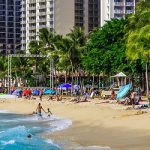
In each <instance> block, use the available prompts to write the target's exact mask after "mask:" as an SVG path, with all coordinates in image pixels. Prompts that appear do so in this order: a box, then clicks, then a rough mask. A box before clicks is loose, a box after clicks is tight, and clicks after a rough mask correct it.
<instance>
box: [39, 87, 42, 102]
mask: <svg viewBox="0 0 150 150" xmlns="http://www.w3.org/2000/svg"><path fill="white" fill-rule="evenodd" d="M42 96H43V90H42V89H40V91H39V97H40V101H42Z"/></svg>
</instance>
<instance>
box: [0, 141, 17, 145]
mask: <svg viewBox="0 0 150 150" xmlns="http://www.w3.org/2000/svg"><path fill="white" fill-rule="evenodd" d="M1 143H2V144H3V145H10V144H14V143H15V140H9V141H1Z"/></svg>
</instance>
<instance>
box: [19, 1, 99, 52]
mask: <svg viewBox="0 0 150 150" xmlns="http://www.w3.org/2000/svg"><path fill="white" fill-rule="evenodd" d="M99 6H100V0H22V3H21V7H22V8H21V13H22V14H21V26H22V28H21V32H22V34H21V39H22V40H21V44H22V47H21V49H22V50H27V49H28V43H29V42H30V41H31V40H35V39H37V38H38V37H37V34H38V32H39V29H41V28H44V27H48V28H50V29H54V30H55V31H56V33H58V34H62V35H66V34H67V33H69V32H70V30H71V29H72V28H73V26H80V27H82V28H83V29H84V30H85V33H88V32H89V31H91V30H92V29H93V28H94V27H98V26H99V24H100V16H99V15H100V14H99V10H100V8H99Z"/></svg>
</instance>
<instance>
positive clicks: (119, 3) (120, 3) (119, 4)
mask: <svg viewBox="0 0 150 150" xmlns="http://www.w3.org/2000/svg"><path fill="white" fill-rule="evenodd" d="M115 6H124V3H123V2H115Z"/></svg>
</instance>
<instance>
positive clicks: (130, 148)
mask: <svg viewBox="0 0 150 150" xmlns="http://www.w3.org/2000/svg"><path fill="white" fill-rule="evenodd" d="M39 102H41V101H38V100H22V99H16V100H4V102H2V101H1V102H0V109H3V110H6V109H7V110H9V111H12V112H15V113H19V114H29V113H31V112H33V111H34V110H35V109H36V106H37V104H38V103H39ZM98 102H100V100H98V101H97V100H91V102H86V103H78V104H74V103H70V102H68V101H67V100H65V102H57V101H45V100H44V101H42V102H41V103H42V106H43V107H44V108H50V110H51V111H52V113H53V114H55V115H56V116H59V117H61V118H67V119H70V120H72V125H71V126H69V128H67V129H64V130H61V131H55V132H54V133H52V134H47V135H44V136H45V137H46V138H51V139H54V140H55V141H65V142H66V141H69V142H70V143H71V145H72V144H73V145H74V144H75V145H78V146H81V147H88V146H101V147H105V146H107V147H108V146H109V147H111V148H112V150H141V149H142V150H149V147H150V144H149V141H150V133H149V130H150V112H149V109H146V111H147V113H145V114H140V115H136V112H137V110H123V108H122V106H120V105H117V104H99V103H98ZM65 150H67V148H66V149H65ZM68 150H69V149H68ZM90 150H94V149H93V148H92V149H90Z"/></svg>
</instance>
